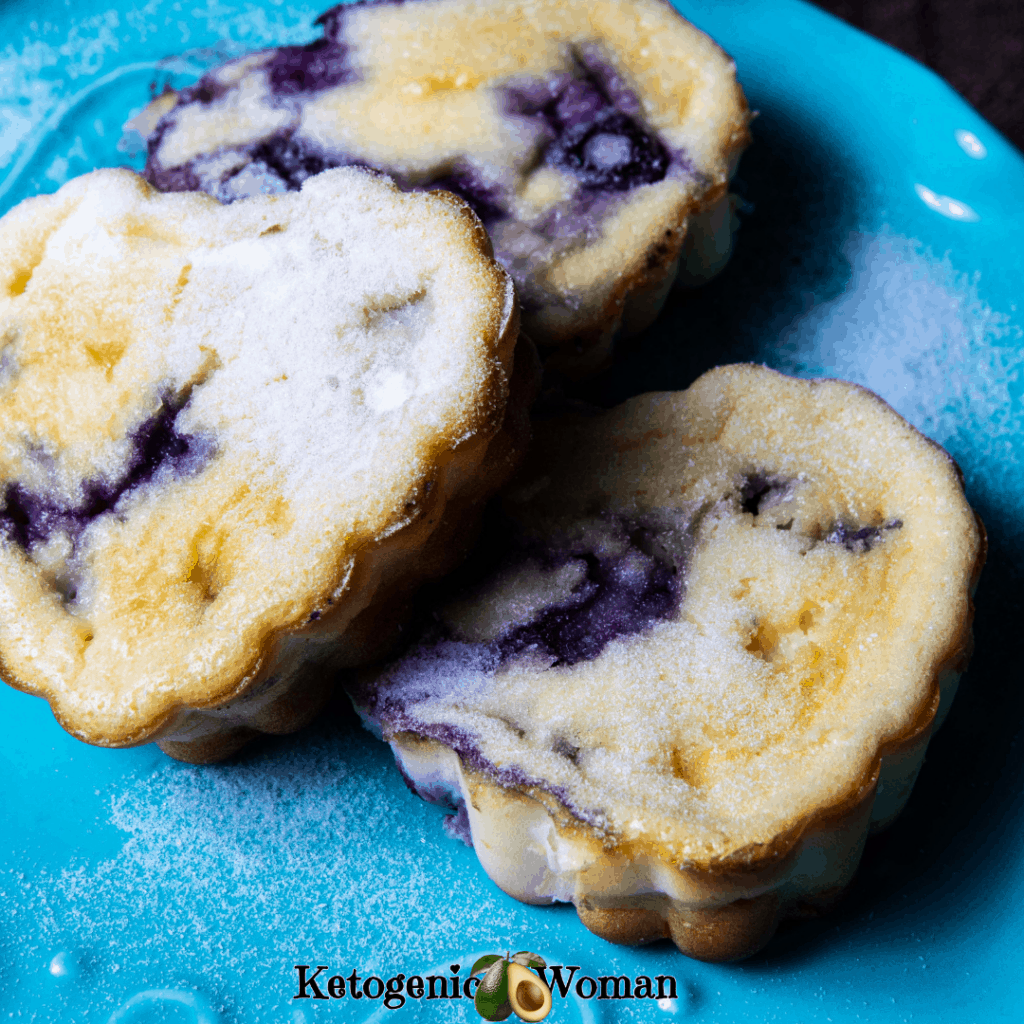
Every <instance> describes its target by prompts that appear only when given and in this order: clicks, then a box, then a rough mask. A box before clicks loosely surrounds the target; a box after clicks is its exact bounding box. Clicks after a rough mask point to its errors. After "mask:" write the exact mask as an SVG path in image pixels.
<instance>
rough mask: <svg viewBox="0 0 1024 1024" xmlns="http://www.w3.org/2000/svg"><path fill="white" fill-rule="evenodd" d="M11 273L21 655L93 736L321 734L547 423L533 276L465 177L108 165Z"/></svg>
mask: <svg viewBox="0 0 1024 1024" xmlns="http://www.w3.org/2000/svg"><path fill="white" fill-rule="evenodd" d="M0 274H2V285H0V339H2V350H0V368H2V369H0V387H2V389H3V402H2V403H0V438H2V443H0V485H2V488H3V490H2V497H3V504H2V509H0V607H2V609H3V614H2V616H0V675H2V677H3V679H4V680H5V681H6V682H8V683H10V684H12V685H14V686H16V687H18V688H19V689H22V690H25V691H27V692H30V693H34V694H38V695H40V696H42V697H45V698H46V700H48V701H49V702H50V705H51V707H52V708H53V712H54V714H55V715H56V717H57V719H58V721H60V723H61V724H62V725H63V726H64V727H65V728H66V729H67V730H68V731H69V732H71V733H73V734H74V735H75V736H77V737H79V738H81V739H83V740H86V741H88V742H90V743H95V744H99V745H103V746H127V745H133V744H138V743H143V742H146V741H150V740H156V741H157V742H159V743H160V745H161V747H162V748H163V749H164V750H165V751H167V752H168V753H170V754H172V755H174V756H176V757H179V758H182V759H185V760H192V761H206V760H213V759H217V758H221V757H224V756H226V755H227V754H229V753H231V752H232V751H233V750H235V749H237V748H238V747H239V746H240V745H241V744H242V743H244V742H245V741H246V740H247V739H249V738H251V737H253V736H255V735H257V734H258V733H259V732H269V733H279V732H287V731H290V730H293V729H296V728H298V727H299V726H300V725H302V724H303V723H304V722H306V721H307V720H308V719H309V718H310V717H311V716H312V715H313V714H314V713H315V711H316V710H317V708H318V707H319V706H320V705H321V704H322V702H323V701H324V700H325V699H326V697H327V695H328V694H329V692H330V690H331V688H332V686H333V683H334V680H335V678H336V674H337V671H338V669H339V668H340V667H341V666H349V665H354V664H360V663H362V662H364V661H365V660H367V659H369V658H372V657H379V656H380V655H381V653H382V652H383V651H384V650H386V645H387V643H388V642H389V641H390V640H391V639H392V638H393V637H394V636H395V635H396V632H397V628H398V626H399V623H400V617H401V613H402V611H403V609H404V607H405V606H406V604H407V603H408V600H409V597H410V596H411V593H412V590H413V589H414V588H415V586H416V585H417V584H418V583H419V582H420V581H422V580H423V579H426V578H429V577H431V576H434V575H437V574H440V573H443V572H445V571H447V570H449V569H450V568H451V567H452V565H453V564H454V562H455V561H456V560H457V559H458V558H459V557H460V556H461V555H462V554H463V553H464V551H465V548H466V546H467V544H468V543H469V541H470V539H471V537H472V533H473V530H474V528H475V524H476V523H477V521H478V513H479V509H480V508H481V503H482V502H483V500H484V499H485V498H486V497H488V496H489V495H490V494H491V493H492V492H493V491H494V490H495V489H496V488H497V487H498V486H499V484H500V483H501V482H503V481H504V480H505V479H506V478H507V476H508V475H509V474H510V472H511V471H512V470H513V469H514V467H515V464H516V460H517V458H518V455H519V453H520V451H521V450H522V449H523V447H524V445H525V442H526V439H527V435H528V429H529V427H528V420H527V415H526V406H527V405H528V403H529V401H530V398H531V393H532V391H531V389H532V387H533V384H532V381H533V375H534V373H535V370H534V366H533V361H532V359H531V353H530V349H529V346H528V343H527V345H526V346H525V347H521V350H520V354H519V355H518V356H517V355H516V340H517V337H518V313H517V307H516V301H515V296H514V290H513V287H512V283H511V281H510V280H509V278H508V276H507V275H506V273H505V272H504V271H503V270H502V268H501V267H500V266H499V265H498V264H497V263H495V262H494V260H493V259H492V258H491V250H490V246H489V243H488V240H487V236H486V234H485V232H484V231H483V229H482V227H481V226H480V223H479V221H478V220H477V218H476V217H475V216H474V214H473V213H472V212H471V211H470V209H469V208H468V207H467V206H466V204H464V203H463V202H462V201H461V200H459V199H457V198H456V197H455V196H452V195H450V194H446V193H435V194H429V195H428V194H408V193H403V192H401V191H399V190H398V189H397V188H396V187H395V186H394V185H393V184H391V183H390V182H389V181H387V180H386V179H385V178H384V177H382V176H380V175H377V174H374V173H371V172H368V171H365V170H360V169H355V168H344V169H338V170H334V171H331V172H329V173H326V174H323V175H320V176H318V177H317V178H316V180H314V181H310V182H308V183H307V184H306V185H305V187H304V188H303V189H302V191H301V192H297V193H290V194H288V195H283V196H260V197H254V198H252V199H248V200H245V201H242V202H239V203H236V204H234V205H233V206H231V207H225V206H222V205H220V204H219V203H217V202H215V201H214V200H212V199H211V198H210V197H208V196H206V195H203V194H201V193H195V194H188V195H163V194H161V193H159V192H158V191H156V190H155V189H153V188H152V187H151V186H149V185H148V184H147V183H146V182H145V181H143V179H142V178H140V177H138V176H137V175H135V174H133V173H132V172H129V171H118V170H105V171H96V172H94V173H92V174H88V175H85V176H84V177H81V178H78V179H75V180H73V181H71V182H69V183H68V184H67V185H65V186H64V187H63V188H61V189H60V190H59V191H58V192H57V193H56V194H54V195H50V196H42V197H38V198H35V199H30V200H28V201H26V202H24V203H22V204H21V205H20V206H18V207H16V208H15V209H14V210H12V211H11V212H10V213H9V214H8V215H7V216H6V217H4V218H3V219H2V220H0ZM534 358H535V357H534Z"/></svg>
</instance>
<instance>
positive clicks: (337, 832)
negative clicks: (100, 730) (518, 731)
mask: <svg viewBox="0 0 1024 1024" xmlns="http://www.w3.org/2000/svg"><path fill="white" fill-rule="evenodd" d="M438 816H439V811H438V809H437V808H436V807H430V806H428V805H426V804H423V803H422V802H421V801H420V800H419V799H418V798H416V797H414V796H413V795H412V794H411V793H408V792H407V791H406V790H405V787H404V786H402V785H401V783H400V782H398V779H397V772H396V771H395V768H394V764H393V762H392V759H391V755H390V753H389V752H388V749H387V747H386V746H385V745H384V744H381V743H379V742H378V741H377V740H375V739H373V738H372V737H371V736H370V735H369V734H368V733H365V732H364V731H363V730H361V729H359V728H358V727H352V728H343V729H340V728H339V727H337V726H330V725H324V726H322V727H320V728H318V729H316V730H314V731H307V732H305V733H303V734H300V735H298V736H296V737H294V738H290V739H287V740H279V741H273V742H269V743H267V744H266V745H264V746H263V747H262V748H260V749H259V750H257V751H255V752H254V753H253V754H252V755H251V756H249V757H246V758H244V759H242V760H239V761H236V762H233V763H228V764H224V765H214V766H206V767H201V768H196V767H191V766H186V765H182V764H179V763H177V762H171V761H167V762H164V763H162V764H159V766H158V767H157V769H156V770H155V771H153V772H152V773H150V774H144V773H136V774H134V775H129V776H126V777H125V778H124V779H123V781H121V782H119V783H118V784H117V785H116V787H115V789H114V791H113V794H112V796H111V799H110V811H109V821H110V824H111V825H112V826H114V827H116V829H117V830H119V832H120V833H121V834H122V835H123V843H122V846H121V849H120V851H119V852H118V853H117V855H116V856H113V857H110V858H108V859H100V860H96V861H91V860H86V859H83V858H74V859H72V860H71V861H70V862H69V864H68V865H67V867H66V868H65V869H64V870H62V871H60V872H59V873H57V872H51V871H48V870H47V869H45V868H44V869H42V870H40V871H39V872H37V873H33V872H31V871H26V870H23V869H16V868H14V867H13V866H10V867H0V892H5V893H6V899H5V901H4V903H5V906H7V907H8V908H9V919H8V921H7V927H6V928H5V932H6V933H7V934H6V935H4V936H3V938H4V939H6V938H8V936H19V937H20V938H19V942H18V946H17V948H14V947H10V948H8V950H7V953H5V956H4V959H5V960H7V959H8V958H10V959H11V960H13V961H15V964H14V965H13V966H14V969H15V970H17V972H18V973H19V975H20V976H21V977H22V980H23V981H24V982H26V983H27V984H40V985H42V984H43V982H42V981H41V979H42V978H43V977H44V975H45V976H46V978H47V981H46V986H47V990H48V993H49V992H50V991H52V993H53V995H54V997H55V999H56V1002H55V1003H51V1004H49V1006H48V1008H47V1007H41V1009H43V1010H45V1012H46V1013H49V1012H51V1011H52V1010H53V1009H54V1005H56V1006H58V1007H59V1006H61V1004H62V1003H63V1004H64V1008H65V1009H66V1010H67V1015H66V1017H65V1019H71V1018H72V1017H74V1015H75V1008H76V1007H77V1006H88V1007H89V1015H88V1019H89V1020H93V1019H96V1020H106V1019H107V1015H109V1014H110V1013H111V1012H113V1011H115V1010H117V1008H118V1007H119V1006H121V1005H122V1004H123V1003H125V1002H126V1001H127V1000H129V999H130V998H131V997H132V996H133V995H135V994H138V993H139V992H141V991H144V990H153V989H171V988H175V987H177V988H178V989H182V990H186V991H188V990H197V991H199V992H200V993H202V994H204V997H206V998H208V999H209V1000H210V1003H211V1005H212V1006H213V1008H214V1010H215V1011H217V1012H218V1013H219V1014H221V1015H222V1016H223V1018H224V1019H225V1020H236V1019H245V1020H247V1021H264V1020H265V1021H279V1020H282V1019H284V1018H285V1015H286V1013H287V1012H288V1011H289V1007H290V1005H294V1006H302V1005H303V1004H301V1003H294V1004H292V996H293V995H294V994H295V993H296V989H297V986H296V981H295V979H296V971H295V969H294V965H295V964H314V965H317V964H329V965H331V973H338V972H341V971H342V970H344V974H346V975H347V974H348V973H349V972H350V971H352V970H353V969H355V970H357V971H358V972H359V973H360V975H361V976H363V977H366V976H367V975H369V974H375V975H378V976H381V977H383V978H388V977H391V976H393V975H395V974H398V973H399V972H402V973H405V974H406V975H410V974H414V973H430V972H432V971H433V969H434V968H435V967H436V966H437V965H438V964H439V963H441V961H443V963H444V972H445V973H446V974H447V973H448V967H447V965H448V964H449V963H456V962H461V964H462V968H463V970H462V972H461V974H462V977H463V979H465V978H466V977H467V976H468V974H469V965H470V964H471V962H472V961H471V960H468V959H467V957H469V956H470V955H473V954H475V953H476V952H477V951H478V950H480V951H485V952H486V951H487V950H488V949H490V947H492V946H493V947H494V948H495V949H497V947H498V946H501V948H502V951H504V949H505V947H506V945H508V944H509V943H511V944H512V948H515V949H518V948H520V946H519V945H516V943H517V942H520V940H521V938H522V937H523V936H525V935H526V934H527V933H528V934H529V935H530V936H531V937H533V941H534V942H535V944H536V945H537V947H538V948H542V947H544V945H545V938H546V937H547V940H548V945H549V946H550V943H551V941H552V939H551V930H550V928H548V927H546V926H545V925H546V923H547V922H544V921H542V922H541V923H540V924H539V925H538V924H537V923H536V922H535V921H531V920H530V918H529V915H530V914H531V911H530V910H529V909H528V908H525V907H521V906H519V905H518V904H516V903H515V901H514V900H512V899H510V898H508V897H505V896H504V895H503V894H502V893H501V892H499V891H498V890H497V889H495V888H494V886H493V885H492V884H491V883H490V882H489V881H488V879H487V877H486V876H485V875H484V874H483V873H482V872H481V871H480V870H479V869H478V867H477V865H476V861H475V858H474V857H473V856H472V854H471V852H470V851H469V850H467V849H466V848H465V847H464V846H463V845H462V844H461V843H458V842H453V841H452V840H450V839H449V838H447V837H446V836H445V834H444V832H443V831H442V830H441V829H440V828H439V827H438V821H437V819H438ZM445 908H448V909H445ZM466 908H472V913H467V910H466ZM533 913H536V912H533ZM570 913H571V911H570ZM572 916H573V918H575V915H574V914H573V915H572ZM564 917H565V915H564V913H561V914H560V913H557V912H556V913H555V914H554V919H553V920H551V922H550V923H551V925H552V926H554V925H556V924H557V923H558V921H561V920H563V919H564ZM570 923H574V922H570ZM8 954H9V955H10V957H8ZM460 957H461V958H462V959H461V961H460ZM55 958H56V959H55ZM37 961H38V963H37ZM65 961H67V962H68V963H72V962H73V963H75V964H76V965H77V967H76V973H75V974H74V976H73V977H72V975H71V974H70V973H69V972H68V971H66V970H63V965H64V963H65ZM55 962H56V963H58V965H59V966H61V969H60V970H56V971H55V970H54V969H53V964H54V963H55ZM573 962H579V961H573ZM67 977H72V980H73V982H74V984H73V985H67V984H64V983H63V982H64V979H65V978H67ZM465 1002H466V1004H467V1005H466V1007H464V1008H463V1010H467V1009H468V1010H469V1011H472V1004H471V1001H469V1000H466V1001H465ZM343 1006H344V1007H345V1013H344V1014H343V1016H345V1017H346V1019H353V1020H362V1019H363V1018H364V1017H369V1016H370V1014H371V1013H372V1011H373V1010H374V1009H375V1008H379V1006H380V1003H379V1001H378V1002H377V1003H375V1004H374V1003H370V1004H369V1005H366V1006H365V1008H363V1007H360V1008H359V1013H358V1014H357V1015H356V1016H354V1017H351V1018H349V1014H351V1013H352V1011H353V1009H355V1008H354V1007H353V1006H351V1005H350V1001H348V1000H347V1001H346V1002H345V1003H344V1004H343ZM432 1006H433V1004H430V1007H428V1008H432ZM336 1009H338V1010H340V1009H342V1007H337V1008H336ZM455 1009H456V1004H455V1003H452V1004H451V1006H450V1007H448V1008H447V1009H446V1015H445V1019H446V1020H447V1019H463V1017H464V1018H465V1019H466V1020H472V1019H474V1016H475V1014H474V1013H472V1012H469V1013H468V1014H467V1013H463V1015H462V1016H459V1015H458V1014H455V1015H454V1016H453V1017H451V1016H448V1014H449V1013H450V1012H451V1011H454V1010H455ZM405 1013H406V1014H407V1013H408V1010H406V1011H405ZM44 1016H45V1014H44ZM387 1016H390V1013H389V1014H387ZM40 1019H43V1017H42V1016H41V1017H40ZM51 1019H52V1018H51ZM175 1019H176V1018H175Z"/></svg>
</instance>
